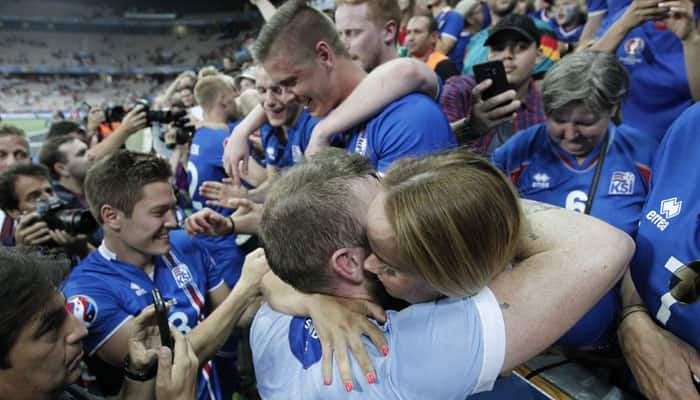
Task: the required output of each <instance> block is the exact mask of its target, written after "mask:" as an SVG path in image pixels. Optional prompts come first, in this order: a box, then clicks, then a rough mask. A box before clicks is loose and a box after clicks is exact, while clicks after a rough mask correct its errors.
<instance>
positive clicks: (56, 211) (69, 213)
mask: <svg viewBox="0 0 700 400" xmlns="http://www.w3.org/2000/svg"><path fill="white" fill-rule="evenodd" d="M36 213H37V214H39V216H40V217H41V219H42V220H43V221H44V222H46V225H47V226H48V227H49V229H59V230H64V231H66V232H68V233H69V234H71V235H77V234H80V233H84V234H89V233H92V232H93V231H94V230H95V229H97V221H96V220H95V217H93V216H92V214H91V213H90V211H88V210H84V209H80V208H69V207H68V204H67V203H66V202H64V201H63V200H61V199H58V198H53V199H39V200H37V201H36Z"/></svg>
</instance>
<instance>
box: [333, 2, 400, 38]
mask: <svg viewBox="0 0 700 400" xmlns="http://www.w3.org/2000/svg"><path fill="white" fill-rule="evenodd" d="M360 4H367V18H369V19H370V20H371V21H372V22H374V23H375V24H376V25H378V26H382V27H383V26H384V25H385V24H386V23H387V22H390V21H394V22H395V23H396V31H397V32H398V31H399V25H401V9H400V8H399V2H398V1H396V0H336V1H335V7H336V9H337V8H338V7H340V6H345V5H349V6H356V5H360Z"/></svg>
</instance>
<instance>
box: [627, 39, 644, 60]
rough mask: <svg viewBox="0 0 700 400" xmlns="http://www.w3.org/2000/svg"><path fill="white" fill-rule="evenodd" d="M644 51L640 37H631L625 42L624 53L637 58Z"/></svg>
mask: <svg viewBox="0 0 700 400" xmlns="http://www.w3.org/2000/svg"><path fill="white" fill-rule="evenodd" d="M642 51H644V40H642V38H640V37H633V38H630V39H629V40H627V42H625V52H627V54H629V55H634V56H638V55H640V54H642Z"/></svg>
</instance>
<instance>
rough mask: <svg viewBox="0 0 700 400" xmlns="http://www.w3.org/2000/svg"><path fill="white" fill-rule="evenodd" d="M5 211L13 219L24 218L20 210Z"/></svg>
mask: <svg viewBox="0 0 700 400" xmlns="http://www.w3.org/2000/svg"><path fill="white" fill-rule="evenodd" d="M4 211H5V212H6V213H7V215H9V216H10V218H12V219H19V218H20V217H21V216H22V211H20V210H4Z"/></svg>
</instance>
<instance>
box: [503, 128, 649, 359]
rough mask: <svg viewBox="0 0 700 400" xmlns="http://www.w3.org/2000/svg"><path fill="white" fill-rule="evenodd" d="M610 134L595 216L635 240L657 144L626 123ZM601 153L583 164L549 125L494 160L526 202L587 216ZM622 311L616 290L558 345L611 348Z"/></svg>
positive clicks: (513, 142)
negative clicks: (554, 138) (613, 330)
mask: <svg viewBox="0 0 700 400" xmlns="http://www.w3.org/2000/svg"><path fill="white" fill-rule="evenodd" d="M608 134H609V143H608V150H607V154H606V156H605V160H604V161H603V168H602V170H601V174H600V180H599V182H598V187H597V189H596V196H595V201H594V202H593V205H592V208H591V215H593V216H595V217H598V218H600V219H602V220H603V221H606V222H608V223H610V224H611V225H614V226H616V227H617V228H619V229H621V230H623V231H625V232H627V233H628V234H630V235H632V236H634V234H635V233H636V229H637V226H638V220H639V213H640V211H641V208H642V205H643V204H644V200H645V198H646V195H647V193H648V182H649V176H650V174H651V164H652V160H653V157H654V153H655V150H656V142H655V141H654V139H653V138H651V137H649V136H648V135H644V134H642V133H640V132H639V131H637V130H636V129H632V128H629V127H627V126H624V125H622V126H618V127H615V126H614V125H612V124H610V125H609V127H608ZM601 149H602V143H601V144H600V145H598V147H597V148H596V149H594V150H593V151H592V152H591V154H589V155H588V157H587V159H586V160H585V161H584V163H583V165H581V166H579V165H578V163H577V161H576V159H575V158H574V157H572V156H571V154H569V153H568V152H566V151H564V150H563V149H562V148H561V147H560V146H559V145H557V144H555V143H553V142H552V141H551V139H550V137H549V133H548V130H547V125H546V124H539V125H535V126H533V127H530V128H528V129H526V130H524V131H521V132H520V133H518V134H517V135H515V136H513V137H512V138H511V139H510V140H509V141H508V142H506V143H505V144H504V145H503V146H501V147H500V148H498V149H497V150H496V152H495V153H494V154H493V162H494V164H495V165H496V166H497V167H498V168H499V169H500V170H501V171H503V172H504V173H505V174H506V175H508V176H509V177H510V179H511V181H512V182H513V183H514V184H515V186H516V188H517V190H518V193H519V194H520V196H522V197H523V198H526V199H531V200H536V201H541V202H544V203H549V204H553V205H556V206H559V207H564V208H567V209H569V210H573V211H578V212H583V211H584V209H585V206H586V201H587V200H588V191H589V189H590V186H591V182H592V181H593V176H594V175H595V170H596V167H597V164H598V159H599V157H600V150H601ZM619 307H620V300H619V291H618V289H617V288H614V289H613V290H611V291H610V292H608V293H607V294H606V295H605V296H604V297H603V298H602V299H601V300H600V301H599V302H598V303H597V304H596V305H595V306H594V307H593V308H592V309H591V310H590V311H589V312H588V313H587V314H586V315H584V317H583V318H582V319H581V320H579V322H578V323H576V325H575V326H574V327H573V328H571V330H569V332H567V333H566V335H564V336H563V337H562V338H561V339H560V340H559V342H558V343H559V344H561V345H564V346H568V347H575V348H592V347H599V346H604V345H605V344H609V343H606V342H608V340H609V339H610V336H608V333H610V329H611V328H612V326H613V324H614V323H615V319H616V315H617V312H618V310H619Z"/></svg>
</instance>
